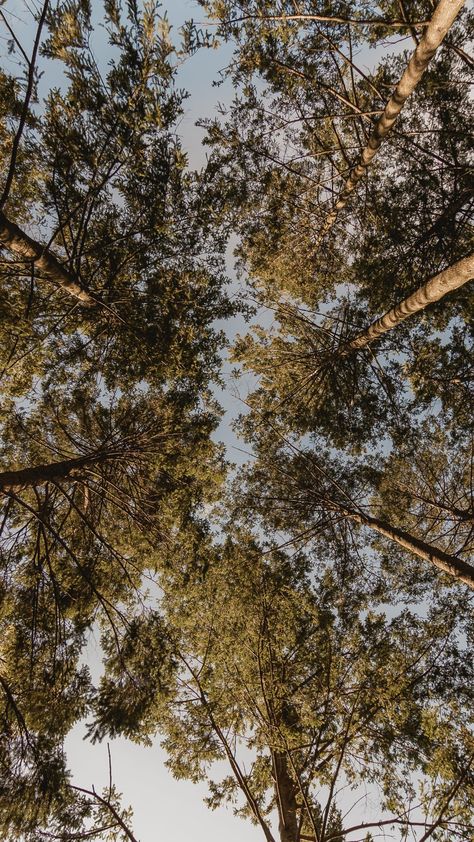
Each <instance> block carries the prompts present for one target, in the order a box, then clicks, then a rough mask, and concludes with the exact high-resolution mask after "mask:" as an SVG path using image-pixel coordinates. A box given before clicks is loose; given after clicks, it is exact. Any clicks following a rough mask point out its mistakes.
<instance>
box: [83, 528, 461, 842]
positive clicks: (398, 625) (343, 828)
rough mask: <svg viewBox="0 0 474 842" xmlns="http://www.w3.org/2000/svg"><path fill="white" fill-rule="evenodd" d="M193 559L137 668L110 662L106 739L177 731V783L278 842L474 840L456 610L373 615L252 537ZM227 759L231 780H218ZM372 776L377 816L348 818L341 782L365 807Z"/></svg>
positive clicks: (297, 557)
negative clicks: (384, 837)
mask: <svg viewBox="0 0 474 842" xmlns="http://www.w3.org/2000/svg"><path fill="white" fill-rule="evenodd" d="M250 514H251V512H250ZM187 559H188V561H187V563H186V564H183V560H182V561H181V564H180V565H179V566H176V567H175V568H174V570H173V575H172V577H171V578H170V577H169V576H168V577H167V588H166V595H165V596H164V597H163V600H162V603H161V612H162V614H161V617H159V616H158V615H157V614H156V613H154V612H152V611H150V612H149V613H148V615H142V617H141V618H137V626H136V628H135V629H134V632H133V635H132V636H130V635H128V636H127V638H126V639H125V640H124V650H125V651H126V664H127V674H124V671H123V668H122V667H121V666H120V664H119V662H118V660H117V658H116V656H115V655H113V656H112V657H110V658H109V659H108V661H107V666H106V673H105V676H104V678H103V680H102V682H101V685H100V686H99V688H98V695H97V699H96V720H95V726H91V730H92V732H93V734H94V735H95V737H96V738H101V737H103V736H104V735H105V734H107V733H111V734H114V733H117V731H118V732H119V733H125V734H131V735H133V736H134V738H135V739H144V738H146V737H147V736H152V735H153V734H154V733H155V731H156V730H158V731H160V732H161V733H164V735H165V736H164V743H163V745H164V747H165V748H166V750H167V752H168V755H169V761H168V763H169V766H170V768H171V770H172V771H173V773H174V774H175V775H176V776H178V777H186V778H189V779H191V780H193V781H196V780H201V779H206V780H208V781H209V787H210V794H209V798H208V799H207V800H208V804H209V806H210V807H211V808H213V809H215V808H217V807H218V806H219V805H220V804H221V803H225V802H226V801H228V802H230V803H231V804H232V805H233V808H234V811H235V813H236V814H237V815H241V816H243V817H246V818H250V819H251V820H252V821H253V822H254V823H255V824H256V825H258V826H259V827H260V829H261V831H262V838H264V839H266V840H268V842H271V840H273V839H275V838H279V839H280V840H284V842H288V840H291V842H298V840H306V839H308V840H318V842H329V840H332V842H336V840H338V841H339V842H341V840H345V839H352V838H359V837H354V836H353V834H354V833H355V832H357V831H360V830H364V831H366V832H370V831H371V832H373V833H375V832H376V829H378V830H379V831H380V830H382V831H383V829H384V828H385V827H386V828H389V827H390V828H391V829H392V831H394V830H395V831H397V830H398V831H399V833H400V838H403V834H404V833H406V831H407V830H408V829H409V830H410V831H411V832H412V833H413V835H414V838H416V839H422V838H424V839H428V838H430V837H433V838H436V836H435V835H434V834H435V830H437V832H438V833H439V834H440V835H439V838H440V839H446V840H447V839H448V838H452V839H456V838H460V839H467V838H468V833H469V831H468V830H467V826H468V825H469V822H470V819H469V816H470V810H471V809H472V804H471V806H470V798H471V796H470V795H469V792H470V789H471V781H472V768H471V767H472V745H471V739H472V738H471V737H470V736H469V726H468V723H467V720H468V713H467V710H464V712H462V704H463V701H461V698H459V702H460V705H459V707H458V706H457V705H455V710H454V709H453V708H451V707H450V703H449V702H448V699H449V698H451V699H454V696H452V695H450V694H452V693H453V692H455V691H454V685H456V686H457V684H458V680H459V681H460V684H459V689H460V691H461V692H462V694H464V693H465V692H466V691H467V692H468V693H469V690H468V688H469V682H468V681H466V680H465V679H466V678H467V675H466V674H465V670H466V669H467V670H469V669H470V666H469V660H468V659H465V658H463V655H462V653H461V651H460V650H458V648H457V644H455V636H456V633H455V631H454V628H455V626H456V617H457V619H459V605H457V606H456V609H454V608H453V610H452V612H450V611H449V610H448V611H447V610H446V608H447V606H446V605H445V606H443V609H442V610H440V611H439V613H438V611H436V610H434V609H433V611H431V612H429V616H428V617H425V618H424V619H422V618H421V617H417V616H416V615H414V614H413V613H411V612H409V611H406V610H402V611H400V612H399V613H397V615H396V616H395V617H393V618H392V619H388V618H387V617H386V616H385V615H384V612H383V611H379V612H377V611H376V610H375V609H374V606H373V604H372V608H371V609H370V610H369V611H367V612H366V611H365V606H366V601H365V600H366V596H367V594H366V592H365V589H364V587H363V585H362V583H361V580H360V579H358V578H356V577H354V578H353V579H352V580H351V582H350V584H349V582H346V583H344V582H343V580H341V579H340V578H339V577H338V576H337V575H335V574H334V573H333V574H331V573H327V572H326V573H324V574H321V575H320V574H319V573H318V570H317V568H316V572H315V567H314V562H312V561H311V560H310V559H309V557H308V556H306V555H305V554H303V553H301V552H298V553H295V554H293V555H292V556H289V555H287V554H286V553H285V552H283V551H281V550H278V549H277V548H275V547H274V545H273V544H272V543H270V544H265V545H264V546H263V547H260V546H259V545H258V543H257V542H256V541H255V540H254V539H253V538H252V536H251V535H249V534H248V533H247V532H246V531H245V530H242V529H241V530H237V532H235V533H234V534H233V535H232V536H230V535H229V537H228V538H227V540H226V543H225V544H224V545H222V546H221V547H220V548H219V547H214V548H212V547H211V546H209V543H208V541H204V543H203V544H202V545H201V546H200V547H199V549H198V552H197V553H196V549H194V553H193V555H192V556H191V555H189V556H187ZM184 584H185V587H186V590H185V591H184V590H183V586H184ZM159 630H161V631H159ZM163 630H165V634H166V636H167V638H168V639H169V640H170V645H171V649H170V651H169V652H168V654H167V653H166V652H165V651H164V650H163V647H162V646H161V645H160V646H159V647H158V651H157V653H156V658H153V655H152V657H151V660H150V649H149V646H148V640H149V639H150V636H151V637H152V638H156V639H158V640H162V634H163ZM448 641H449V642H448ZM152 651H153V650H152ZM441 652H443V655H441ZM459 667H461V672H462V673H463V679H461V677H460V674H459V673H458V672H457V670H458V668H459ZM453 682H454V684H453ZM132 687H135V688H140V692H139V695H137V694H136V693H132V692H131V688H132ZM461 687H462V690H461ZM442 699H445V700H446V701H445V702H443V701H441V700H442ZM445 705H446V706H445ZM448 709H449V713H448ZM441 711H443V713H441ZM450 716H452V719H451V720H450V722H449V728H450V729H451V728H452V730H449V736H448V734H447V732H446V728H447V727H448V720H449V717H450ZM445 717H446V718H445ZM455 733H456V736H454V734H455ZM445 736H446V738H447V742H445V743H443V738H444V737H445ZM470 745H471V748H470V747H469V746H470ZM215 761H226V763H227V767H228V770H229V774H228V775H226V774H225V773H224V776H223V777H221V779H220V780H219V781H216V780H214V770H213V763H214V762H215ZM219 771H220V770H219ZM418 774H420V775H421V778H422V779H423V788H424V795H423V796H422V799H421V804H422V806H421V811H420V813H417V812H416V810H415V807H414V804H415V788H416V784H415V779H416V776H417V775H418ZM412 775H413V776H414V777H413V780H412V777H411V776H412ZM364 781H371V783H372V784H373V785H374V786H375V787H376V789H377V791H378V792H379V797H380V812H379V813H378V814H377V815H376V816H375V817H374V818H373V820H372V819H369V818H368V816H367V814H366V818H365V820H363V821H361V822H357V820H354V819H352V820H351V819H347V818H345V817H343V811H344V812H345V810H347V808H348V806H349V805H348V804H347V802H346V801H345V799H344V797H343V796H341V794H340V788H341V786H343V785H344V784H349V785H350V786H351V789H352V790H353V793H354V794H353V798H354V800H355V798H356V797H357V792H358V788H359V787H360V786H362V787H363V782H364ZM428 793H429V794H428ZM425 799H426V800H425ZM424 810H425V812H423V811H424ZM386 811H388V812H386ZM275 816H276V818H275ZM275 825H276V826H277V828H278V831H276V829H275ZM423 834H426V835H425V836H423Z"/></svg>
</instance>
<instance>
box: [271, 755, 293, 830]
mask: <svg viewBox="0 0 474 842" xmlns="http://www.w3.org/2000/svg"><path fill="white" fill-rule="evenodd" d="M272 755H273V773H274V776H275V789H276V794H277V806H278V818H279V821H278V830H279V834H280V842H298V838H299V833H298V805H297V802H296V786H295V784H294V781H293V779H292V777H291V775H290V773H289V771H288V761H287V757H286V754H285V753H283V752H278V751H275V752H272Z"/></svg>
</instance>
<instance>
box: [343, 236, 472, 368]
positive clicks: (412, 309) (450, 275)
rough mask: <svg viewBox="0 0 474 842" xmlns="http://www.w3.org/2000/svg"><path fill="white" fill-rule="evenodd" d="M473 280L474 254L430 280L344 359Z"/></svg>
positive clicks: (361, 338) (354, 345)
mask: <svg viewBox="0 0 474 842" xmlns="http://www.w3.org/2000/svg"><path fill="white" fill-rule="evenodd" d="M472 278H474V253H473V254H470V255H469V256H468V257H464V258H463V259H462V260H458V262H457V263H455V264H454V265H453V266H450V267H449V268H448V269H445V270H444V271H443V272H440V273H439V275H435V276H434V278H430V280H429V281H427V282H426V284H423V286H422V287H419V288H418V289H417V290H416V292H414V293H413V294H412V295H409V296H408V298H404V299H403V301H400V302H399V303H398V304H396V305H395V307H393V308H392V309H391V310H389V311H388V312H387V313H385V315H384V316H382V317H381V318H380V319H377V321H376V322H373V323H372V324H371V325H370V327H368V328H367V329H366V330H364V331H363V333H360V334H359V335H358V336H356V337H355V339H352V340H351V341H350V342H348V343H347V344H346V345H344V346H343V347H342V348H341V350H340V351H339V353H340V355H341V356H348V355H349V354H351V353H352V352H353V351H358V350H359V349H360V348H365V346H366V345H369V343H370V342H374V340H375V339H378V338H379V337H380V336H382V335H383V334H384V333H387V331H389V330H392V328H394V327H397V326H398V325H399V324H400V323H401V322H403V321H404V320H405V319H407V318H408V317H409V316H412V315H413V314H414V313H418V312H419V311H420V310H424V309H425V307H427V306H428V304H432V303H433V302H434V301H439V300H440V298H443V297H444V296H445V295H447V293H448V292H452V291H453V290H455V289H458V287H461V286H463V284H466V283H467V282H468V281H470V280H472Z"/></svg>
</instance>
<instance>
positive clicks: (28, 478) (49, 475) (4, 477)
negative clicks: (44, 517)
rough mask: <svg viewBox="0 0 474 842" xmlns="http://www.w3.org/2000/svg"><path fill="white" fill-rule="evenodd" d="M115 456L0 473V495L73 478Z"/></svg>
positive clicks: (95, 456) (96, 455)
mask: <svg viewBox="0 0 474 842" xmlns="http://www.w3.org/2000/svg"><path fill="white" fill-rule="evenodd" d="M116 456H117V453H116V452H113V453H112V452H108V451H102V452H101V453H92V454H89V455H88V456H79V457H77V458H76V459H64V460H63V461H61V462H50V463H49V464H46V465H35V466H33V467H32V468H20V470H18V471H3V472H1V473H0V493H3V494H8V492H9V491H12V492H13V493H16V492H18V491H23V489H25V488H33V487H34V488H36V487H38V486H39V485H46V483H48V482H59V480H62V479H69V478H73V477H75V476H77V475H78V474H80V472H81V469H82V468H84V467H85V466H86V465H93V464H97V463H99V462H105V461H106V460H108V459H113V458H115V457H116Z"/></svg>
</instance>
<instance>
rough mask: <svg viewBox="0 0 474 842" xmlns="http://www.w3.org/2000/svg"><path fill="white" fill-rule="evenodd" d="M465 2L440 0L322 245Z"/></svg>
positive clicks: (326, 228)
mask: <svg viewBox="0 0 474 842" xmlns="http://www.w3.org/2000/svg"><path fill="white" fill-rule="evenodd" d="M464 2H465V0H440V2H439V3H438V6H437V7H436V9H435V11H434V14H433V17H432V18H431V20H430V22H429V24H428V26H427V28H426V30H425V32H424V35H423V38H422V39H421V41H420V43H419V44H418V46H417V48H416V50H415V52H414V53H413V55H412V57H411V59H410V61H409V63H408V66H407V68H406V70H405V72H404V74H403V76H402V78H401V79H400V81H399V83H398V85H397V87H396V89H395V91H394V93H393V94H392V96H391V97H390V99H389V101H388V102H387V105H386V106H385V109H384V112H383V114H382V116H381V117H380V119H379V120H378V121H377V123H376V125H375V126H374V129H373V131H372V133H371V135H370V137H369V141H368V143H367V146H366V147H365V148H364V150H363V152H362V155H361V157H360V159H359V161H358V163H357V164H356V166H355V167H354V168H353V169H352V171H351V173H350V175H349V178H348V179H347V181H346V182H345V185H344V187H343V189H342V191H341V193H340V194H339V197H338V199H337V201H336V203H335V205H334V207H333V208H332V210H331V211H330V213H329V214H328V216H327V217H326V220H325V222H324V225H323V227H322V229H321V232H320V234H319V236H318V240H317V243H318V245H319V243H320V242H321V240H322V239H323V237H325V235H326V234H327V232H328V231H329V230H330V228H331V227H332V226H333V225H334V223H335V221H336V219H337V216H338V213H339V211H340V210H342V209H343V208H344V207H345V206H346V204H347V202H348V200H349V197H350V195H351V193H352V192H353V190H355V188H356V187H357V185H358V183H359V181H360V180H361V178H362V177H363V176H364V175H365V173H366V171H367V168H368V166H369V165H370V164H371V162H372V160H373V158H374V157H375V155H376V154H377V152H378V150H379V149H380V147H381V145H382V143H383V141H384V140H385V138H386V137H387V135H388V134H389V132H390V130H391V128H392V126H393V124H394V123H395V121H396V119H397V117H398V115H399V114H400V111H401V110H402V108H403V106H404V104H405V102H406V100H407V99H408V97H409V96H410V94H412V93H413V91H414V90H415V88H416V86H417V85H418V83H419V81H420V79H421V78H422V76H423V74H424V72H425V70H426V68H427V67H428V64H429V63H430V61H431V59H432V58H433V56H434V55H435V53H436V50H437V49H438V47H439V46H440V44H441V42H442V40H443V38H444V37H445V35H446V33H447V32H448V30H449V29H450V27H451V26H452V24H453V23H454V20H455V19H456V17H457V15H458V14H459V12H460V11H461V9H462V7H463V6H464Z"/></svg>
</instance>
